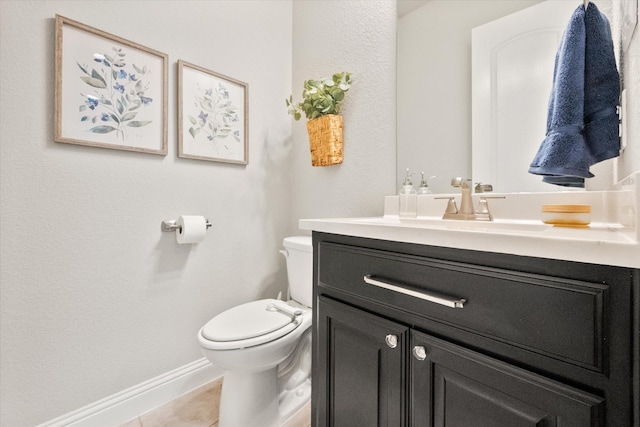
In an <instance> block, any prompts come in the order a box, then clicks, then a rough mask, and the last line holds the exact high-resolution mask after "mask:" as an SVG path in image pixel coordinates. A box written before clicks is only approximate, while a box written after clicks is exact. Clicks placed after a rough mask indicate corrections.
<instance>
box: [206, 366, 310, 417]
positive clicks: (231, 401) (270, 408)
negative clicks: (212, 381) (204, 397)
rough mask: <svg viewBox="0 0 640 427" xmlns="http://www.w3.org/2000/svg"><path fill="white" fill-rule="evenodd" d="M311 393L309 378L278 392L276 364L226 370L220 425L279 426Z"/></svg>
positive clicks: (298, 408)
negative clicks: (255, 369)
mask: <svg viewBox="0 0 640 427" xmlns="http://www.w3.org/2000/svg"><path fill="white" fill-rule="evenodd" d="M310 397H311V381H309V380H306V381H305V382H303V383H302V384H300V385H299V386H298V387H296V388H295V389H293V390H284V391H282V392H280V393H278V379H277V368H273V369H268V370H266V371H262V372H252V373H246V372H226V373H225V375H224V380H223V383H222V394H221V397H220V417H219V423H218V426H219V427H247V426H261V427H280V426H281V425H282V423H284V422H285V421H287V420H288V419H289V418H291V417H292V416H293V415H294V414H295V413H296V412H297V411H298V410H300V409H301V408H302V407H303V406H304V405H305V404H306V403H307V402H308V401H309V399H310Z"/></svg>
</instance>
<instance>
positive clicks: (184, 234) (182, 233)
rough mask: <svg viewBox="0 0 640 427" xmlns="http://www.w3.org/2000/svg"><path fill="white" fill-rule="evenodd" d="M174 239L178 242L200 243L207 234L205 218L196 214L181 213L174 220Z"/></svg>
mask: <svg viewBox="0 0 640 427" xmlns="http://www.w3.org/2000/svg"><path fill="white" fill-rule="evenodd" d="M176 225H179V226H180V228H179V229H177V230H176V240H177V241H178V243H180V244H185V243H200V242H202V240H204V236H205V235H206V234H207V220H206V219H205V217H203V216H198V215H182V216H180V217H179V218H178V220H177V221H176Z"/></svg>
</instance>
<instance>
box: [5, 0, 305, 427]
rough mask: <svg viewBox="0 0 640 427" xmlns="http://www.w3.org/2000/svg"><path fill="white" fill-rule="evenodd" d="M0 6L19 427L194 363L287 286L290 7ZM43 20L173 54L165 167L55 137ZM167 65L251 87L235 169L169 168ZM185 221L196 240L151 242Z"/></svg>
mask: <svg viewBox="0 0 640 427" xmlns="http://www.w3.org/2000/svg"><path fill="white" fill-rule="evenodd" d="M0 7H1V12H0V29H1V30H0V31H1V34H0V39H1V43H2V44H1V52H0V58H1V59H0V61H1V62H0V70H1V79H2V83H1V88H2V89H1V90H2V92H1V102H0V116H1V117H2V119H1V131H0V140H1V143H0V149H1V157H0V161H1V168H0V169H1V172H0V173H1V175H0V178H1V184H2V187H1V190H2V192H1V195H2V204H1V209H2V211H1V212H2V227H1V239H0V240H1V246H0V248H1V250H2V257H1V264H0V278H1V310H0V311H1V321H0V325H1V328H2V329H1V331H2V338H1V343H0V348H1V351H2V353H1V358H2V359H1V362H2V372H1V373H0V378H1V379H2V381H1V383H2V384H1V387H2V388H1V394H2V399H1V401H2V403H1V405H2V407H1V408H0V416H1V417H2V418H1V421H0V424H1V425H3V426H14V427H20V426H30V425H34V424H37V423H41V422H44V421H46V420H48V419H51V418H54V417H56V416H59V415H62V414H64V413H67V412H69V411H71V410H75V409H77V408H79V407H81V406H84V405H86V404H89V403H92V402H94V401H97V400H99V399H102V398H104V397H106V396H109V395H111V394H113V393H116V392H120V391H122V390H124V389H126V388H128V387H131V386H133V385H136V384H139V383H141V382H143V381H146V380H148V379H150V378H153V377H156V376H158V375H161V374H164V373H166V372H168V371H171V370H174V369H176V368H179V367H181V366H183V365H185V364H187V363H190V362H192V361H194V360H197V359H199V358H201V357H202V354H201V352H200V348H199V346H198V342H197V340H196V333H197V331H198V329H199V328H200V327H201V326H202V325H203V324H204V323H205V322H206V321H207V320H209V319H210V318H211V317H212V316H214V315H216V314H218V313H220V312H221V311H223V310H225V309H227V308H229V307H231V306H233V305H236V304H239V303H242V302H247V301H250V300H254V299H256V298H259V297H267V296H268V297H275V296H276V295H277V292H278V291H279V290H282V291H285V283H286V276H285V274H284V271H285V270H284V260H283V259H282V257H281V255H279V254H278V249H279V248H280V246H281V242H282V238H283V237H285V236H286V235H287V234H288V232H289V231H290V230H289V223H290V222H289V215H290V214H289V206H290V205H291V199H292V194H291V189H290V184H289V176H290V173H289V168H290V151H291V148H290V142H289V136H290V134H291V119H290V117H289V116H288V115H287V113H286V108H285V107H284V101H283V100H284V99H285V97H287V96H289V93H290V88H291V68H292V62H291V40H292V34H291V31H292V29H291V2H289V1H277V2H263V1H249V2H238V1H209V2H205V1H162V2H147V1H118V2H114V1H82V2H80V1H59V0H51V1H46V2H43V1H5V0H3V1H2V2H1V6H0ZM55 14H60V15H63V16H66V17H68V18H71V19H75V20H78V21H80V22H82V23H85V24H87V25H91V26H93V27H97V28H100V29H102V30H105V31H107V32H110V33H113V34H116V35H118V36H120V37H123V38H126V39H129V40H132V41H135V42H136V43H139V44H141V45H145V46H148V47H150V48H153V49H156V50H159V51H161V52H164V53H166V54H168V55H169V75H168V79H169V80H168V81H169V105H168V113H169V154H168V155H167V156H166V157H162V156H154V155H149V154H141V153H129V152H123V151H115V150H107V149H99V148H91V147H81V146H74V145H68V144H60V143H55V142H53V136H52V135H53V88H54V68H53V65H54V61H53V58H54V16H55ZM178 59H183V60H185V61H189V62H192V63H194V64H197V65H200V66H202V67H205V68H209V69H211V70H214V71H217V72H219V73H222V74H225V75H228V76H232V77H234V78H236V79H238V80H241V81H245V82H247V83H249V95H250V110H249V126H250V129H249V135H250V143H249V144H250V145H249V149H250V153H249V161H250V163H249V165H248V166H246V167H244V166H239V165H229V164H223V163H213V162H204V161H196V160H186V159H178V158H177V155H176V153H177V136H176V131H177V126H176V120H177V102H176V101H177V98H176V90H177V81H176V78H177V75H176V74H177V69H176V61H177V60H178ZM181 214H202V215H206V216H207V217H208V218H209V219H210V220H211V221H212V222H213V228H212V229H210V230H209V232H208V233H207V237H206V239H205V240H204V241H203V242H202V243H200V244H198V245H196V246H193V247H190V245H181V246H178V245H177V244H176V240H175V237H174V236H173V235H171V234H169V233H161V232H160V222H161V221H162V220H164V219H175V218H177V217H178V216H179V215H181ZM248 267H249V268H248Z"/></svg>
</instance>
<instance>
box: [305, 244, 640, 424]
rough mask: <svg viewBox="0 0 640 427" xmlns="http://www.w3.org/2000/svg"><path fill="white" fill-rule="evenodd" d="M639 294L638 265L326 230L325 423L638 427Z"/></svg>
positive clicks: (321, 301)
mask: <svg viewBox="0 0 640 427" xmlns="http://www.w3.org/2000/svg"><path fill="white" fill-rule="evenodd" d="M365 276H366V277H367V279H366V280H365ZM380 283H382V286H381V285H380ZM639 292H640V276H639V273H638V270H635V269H628V268H619V267H608V266H596V265H591V264H580V263H572V262H562V261H554V260H547V259H534V258H527V257H518V256H511V255H504V254H489V253H482V252H473V251H465V250H455V249H447V248H438V247H429V246H424V245H411V244H404V243H395V242H387V241H379V240H371V239H362V238H354V237H347V236H339V235H332V234H325V233H314V300H315V306H314V309H315V312H314V313H315V319H314V326H313V349H314V351H313V381H312V387H313V394H312V420H313V426H315V427H321V426H348V427H358V426H362V427H369V426H414V427H418V426H419V427H422V426H448V427H451V426H464V427H467V426H473V427H476V426H491V427H500V426H505V427H512V426H565V427H566V426H615V427H618V426H621V427H622V426H637V425H638V412H637V411H638V403H637V401H638V397H639V395H638V386H639V381H638V345H639V343H638V341H639V340H640V338H639V337H638V334H639V332H638V317H639V314H638V311H639V309H640V308H639V307H640V302H639V301H640V298H639V296H638V293H639ZM425 295H427V297H426V298H428V299H433V298H435V299H436V301H437V302H432V301H430V300H426V299H424V298H425ZM462 300H464V301H462ZM456 302H457V303H456ZM443 304H444V305H443ZM456 304H457V305H458V308H455V305H456ZM448 305H453V306H454V307H450V306H448Z"/></svg>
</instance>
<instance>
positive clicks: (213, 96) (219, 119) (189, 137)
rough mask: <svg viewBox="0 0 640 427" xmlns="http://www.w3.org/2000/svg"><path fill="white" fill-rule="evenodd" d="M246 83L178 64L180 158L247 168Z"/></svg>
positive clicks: (186, 64) (196, 67)
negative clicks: (238, 165)
mask: <svg viewBox="0 0 640 427" xmlns="http://www.w3.org/2000/svg"><path fill="white" fill-rule="evenodd" d="M248 99H249V87H248V85H247V84H246V83H243V82H241V81H239V80H236V79H233V78H231V77H227V76H224V75H222V74H219V73H216V72H214V71H211V70H207V69H205V68H202V67H199V66H197V65H194V64H190V63H188V62H185V61H182V60H179V61H178V157H184V158H188V159H198V160H209V161H216V162H226V163H237V164H243V165H246V164H248V163H249V159H248V145H249V143H248V129H249V128H248V120H249V118H248V115H249V114H248V105H249V102H248Z"/></svg>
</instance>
